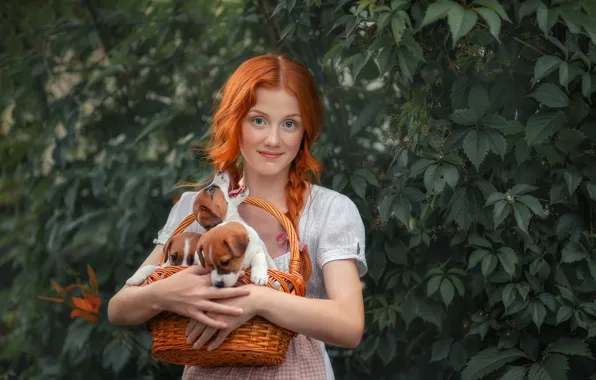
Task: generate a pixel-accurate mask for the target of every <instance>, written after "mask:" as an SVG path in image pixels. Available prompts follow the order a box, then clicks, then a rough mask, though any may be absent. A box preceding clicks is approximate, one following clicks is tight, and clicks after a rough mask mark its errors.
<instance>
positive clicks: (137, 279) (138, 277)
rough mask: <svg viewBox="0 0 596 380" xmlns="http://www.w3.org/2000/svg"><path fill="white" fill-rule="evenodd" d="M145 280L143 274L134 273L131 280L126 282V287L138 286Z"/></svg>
mask: <svg viewBox="0 0 596 380" xmlns="http://www.w3.org/2000/svg"><path fill="white" fill-rule="evenodd" d="M146 279H147V277H146V276H144V275H143V273H135V274H134V275H133V276H132V277H131V278H129V279H128V280H126V285H128V286H139V285H141V284H142V283H143V282H145V280H146Z"/></svg>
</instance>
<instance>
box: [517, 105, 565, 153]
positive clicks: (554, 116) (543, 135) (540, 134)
mask: <svg viewBox="0 0 596 380" xmlns="http://www.w3.org/2000/svg"><path fill="white" fill-rule="evenodd" d="M566 123H567V116H565V114H564V113H563V112H560V111H559V112H553V111H540V112H538V113H536V114H534V115H532V116H530V118H529V119H528V123H527V125H526V141H527V142H528V145H536V144H538V143H541V142H542V141H544V140H545V139H547V138H549V137H550V136H551V135H552V134H553V133H555V132H557V131H560V130H561V129H563V128H564V127H565V125H566Z"/></svg>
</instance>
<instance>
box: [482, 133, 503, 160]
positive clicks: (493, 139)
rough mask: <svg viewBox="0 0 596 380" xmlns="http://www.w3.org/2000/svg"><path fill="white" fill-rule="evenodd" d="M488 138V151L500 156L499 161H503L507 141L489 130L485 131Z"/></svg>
mask: <svg viewBox="0 0 596 380" xmlns="http://www.w3.org/2000/svg"><path fill="white" fill-rule="evenodd" d="M485 133H486V134H487V136H488V146H489V148H490V150H492V151H493V152H495V153H496V154H498V155H499V156H501V159H505V153H506V152H507V141H506V140H505V137H503V135H501V134H500V133H499V132H497V131H493V130H491V129H489V130H487V131H485Z"/></svg>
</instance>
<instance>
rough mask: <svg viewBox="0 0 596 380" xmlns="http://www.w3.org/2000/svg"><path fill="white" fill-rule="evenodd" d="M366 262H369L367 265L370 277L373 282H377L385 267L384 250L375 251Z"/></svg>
mask: <svg viewBox="0 0 596 380" xmlns="http://www.w3.org/2000/svg"><path fill="white" fill-rule="evenodd" d="M368 260H369V261H370V262H369V264H368V267H369V273H370V276H371V277H372V279H373V280H375V282H378V281H379V279H380V278H381V276H382V275H383V272H384V271H385V267H386V266H387V255H386V254H385V250H384V249H379V250H376V251H375V252H374V253H373V254H371V255H370V257H369V258H368Z"/></svg>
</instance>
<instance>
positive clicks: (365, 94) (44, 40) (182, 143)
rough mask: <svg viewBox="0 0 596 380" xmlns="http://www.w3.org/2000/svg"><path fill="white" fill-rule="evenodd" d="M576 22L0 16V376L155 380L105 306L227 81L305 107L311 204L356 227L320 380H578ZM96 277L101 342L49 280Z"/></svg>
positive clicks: (472, 14) (441, 9)
mask: <svg viewBox="0 0 596 380" xmlns="http://www.w3.org/2000/svg"><path fill="white" fill-rule="evenodd" d="M595 5H596V4H595V3H594V2H593V1H590V0H580V1H572V0H568V1H567V0H550V1H549V0H527V1H523V2H522V1H518V0H506V1H501V2H497V1H495V0H475V1H471V0H470V1H452V0H439V1H430V0H421V1H408V0H393V1H388V0H385V1H382V0H359V1H355V0H342V1H338V2H335V1H321V0H309V1H306V2H296V1H295V0H287V1H285V0H282V1H280V2H275V1H273V0H257V1H242V0H218V1H214V2H203V1H186V0H178V1H175V0H153V1H150V0H121V1H118V2H116V1H113V0H101V1H99V0H77V1H65V0H54V1H52V2H44V1H29V2H17V1H14V0H12V1H5V2H2V4H0V36H2V38H1V41H0V111H1V113H0V114H1V115H2V118H1V124H0V135H1V140H0V168H1V171H2V178H1V182H0V209H1V210H2V218H1V220H0V229H1V231H2V235H1V237H0V247H1V249H2V255H1V256H0V265H1V266H0V274H1V275H0V289H1V290H0V310H2V313H0V342H1V344H0V347H1V349H0V374H3V375H4V377H5V378H6V379H42V378H43V379H82V378H85V379H87V380H93V379H101V378H105V377H108V378H114V379H153V378H168V377H173V376H175V375H179V374H180V368H178V367H174V366H170V365H166V364H163V363H158V362H156V361H154V360H152V359H151V358H150V356H149V355H148V347H149V345H150V336H149V335H148V334H147V333H146V332H145V331H144V330H143V329H142V328H119V327H115V326H110V325H109V323H108V322H107V319H106V317H105V307H106V304H107V301H108V300H109V298H110V296H111V295H112V294H113V293H114V292H115V291H116V290H117V289H118V288H119V286H121V284H122V283H123V282H124V281H125V279H126V278H127V277H128V276H129V274H130V273H131V272H132V271H133V270H134V268H136V266H137V265H138V263H139V262H140V261H141V260H142V259H143V258H144V257H145V256H146V255H147V253H148V252H149V251H150V249H151V246H152V240H153V238H154V236H155V234H156V232H157V230H158V229H159V228H161V226H162V224H163V223H164V221H165V218H166V216H167V213H168V211H169V209H170V208H171V206H172V203H173V201H175V198H176V196H177V195H178V194H179V190H173V185H175V184H176V183H177V182H180V181H195V180H198V179H200V178H201V177H202V176H204V175H205V174H206V168H205V167H204V166H203V163H202V162H201V160H199V159H198V158H197V157H196V156H195V154H194V153H193V151H192V150H191V149H190V148H189V147H190V145H191V144H193V143H199V142H200V141H201V140H202V138H203V137H204V136H205V134H206V133H207V132H208V128H209V121H210V117H211V112H212V105H213V100H214V98H215V96H216V91H217V89H218V88H219V86H221V84H222V83H223V81H224V79H225V78H226V77H227V75H229V73H230V72H231V71H232V70H234V68H235V67H236V66H237V65H238V64H239V63H240V62H241V61H242V60H244V59H245V58H247V57H250V56H252V55H256V54H261V53H264V52H269V51H282V52H286V53H289V54H290V55H292V56H293V57H295V58H297V59H299V60H300V61H302V62H303V63H305V64H306V65H308V66H309V67H310V68H311V69H312V71H313V74H314V75H315V77H316V80H317V82H318V83H319V85H320V89H321V92H322V93H323V95H324V98H325V105H326V111H327V114H326V120H325V133H324V135H323V136H322V138H321V140H320V141H319V143H318V144H317V147H316V154H317V156H318V157H319V158H320V159H322V160H323V161H324V164H325V167H326V173H325V176H324V178H323V184H324V185H326V186H329V187H333V188H335V189H337V190H339V191H342V192H343V193H345V194H347V195H349V196H350V197H352V199H353V200H354V201H355V202H356V203H357V205H358V206H359V208H360V211H361V213H362V216H363V219H364V221H365V224H366V225H367V228H368V244H367V246H368V250H367V257H368V261H369V268H370V270H369V274H368V275H367V277H366V278H365V281H366V288H365V296H366V305H367V324H366V331H365V336H364V338H363V342H362V344H361V345H360V347H359V348H358V349H356V350H353V351H352V350H341V349H336V348H333V347H331V348H330V353H331V356H332V361H333V365H334V368H335V370H336V376H337V378H339V379H367V378H370V379H383V378H386V379H410V380H416V379H453V380H455V379H463V380H474V379H480V378H484V377H486V378H495V379H504V380H512V379H518V380H521V379H524V378H528V379H541V380H542V379H546V380H548V379H556V380H559V379H566V378H567V377H570V378H582V379H583V378H589V376H592V378H594V376H593V373H595V372H596V368H595V363H594V360H593V357H592V356H593V349H594V343H593V339H592V337H593V336H594V335H596V325H594V322H595V321H596V304H595V303H594V295H595V294H596V293H595V292H596V281H595V280H596V253H595V248H596V245H595V242H594V237H595V233H596V231H595V229H594V210H595V209H594V206H595V203H594V202H595V201H596V166H595V163H596V160H595V154H596V153H595V151H594V142H595V138H596V132H595V131H596V118H595V116H596V115H595V114H594V108H593V101H594V92H595V90H596V76H595V75H594V74H595V69H594V67H595V66H596V45H595V43H596V23H595V21H596V6H595ZM88 264H89V265H91V266H92V267H93V268H94V269H95V272H96V274H97V281H98V283H99V296H100V298H101V301H102V303H101V306H100V309H99V313H100V315H99V321H98V323H97V324H92V323H88V322H87V321H85V320H84V319H81V318H76V319H70V318H69V315H68V313H69V310H68V308H67V307H65V306H64V305H60V304H56V303H50V302H45V301H42V300H40V299H39V298H38V296H39V295H43V296H55V292H54V291H53V289H52V287H51V286H50V280H51V279H55V280H56V281H57V282H58V283H60V284H62V285H65V284H69V283H73V282H75V281H77V276H80V281H81V282H82V283H84V282H86V281H87V272H86V267H87V265H88Z"/></svg>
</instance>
